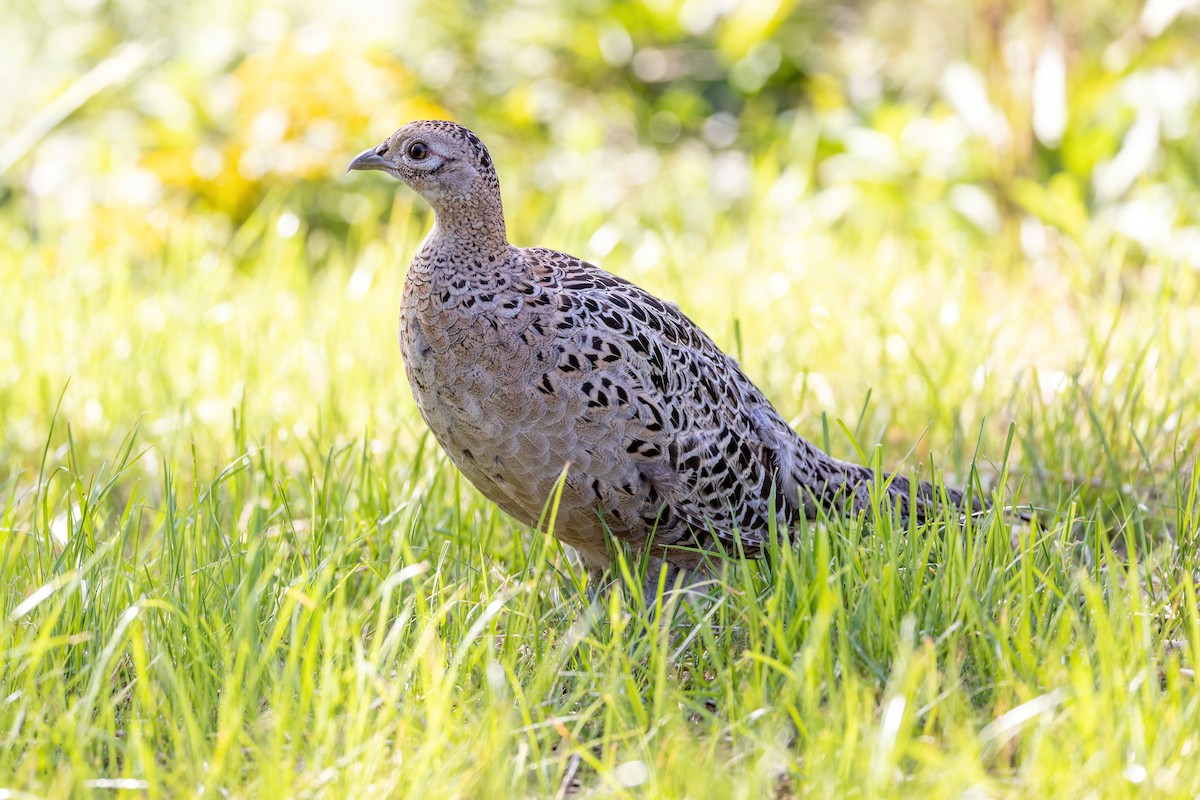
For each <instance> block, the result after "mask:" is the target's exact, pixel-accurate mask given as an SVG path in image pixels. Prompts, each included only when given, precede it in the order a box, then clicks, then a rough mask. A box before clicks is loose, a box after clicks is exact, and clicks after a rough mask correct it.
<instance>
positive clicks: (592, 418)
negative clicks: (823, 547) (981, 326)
mask: <svg viewBox="0 0 1200 800" xmlns="http://www.w3.org/2000/svg"><path fill="white" fill-rule="evenodd" d="M350 169H351V170H371V169H377V170H382V171H384V172H387V173H388V174H390V175H392V176H393V177H396V178H399V179H400V180H402V181H404V183H406V184H408V185H409V186H410V187H411V188H412V189H414V190H415V191H416V192H417V193H418V194H420V195H421V196H422V197H423V198H425V200H426V201H428V202H429V204H430V205H431V206H432V207H433V210H434V212H435V215H436V221H435V223H434V226H433V229H432V230H431V231H430V233H429V235H428V236H427V237H426V239H425V241H424V242H423V243H422V245H421V248H420V250H418V251H417V254H416V256H415V257H414V258H413V261H412V266H411V267H410V268H409V272H408V277H407V280H406V282H405V286H404V297H403V302H402V305H401V317H400V349H401V352H402V355H403V358H404V366H405V370H406V372H407V374H408V380H409V383H410V385H411V387H412V392H413V396H414V398H415V399H416V403H417V407H418V408H419V409H420V411H421V414H422V416H424V418H425V422H426V423H427V424H428V425H429V428H430V430H432V431H433V435H434V436H435V437H436V438H437V440H438V442H439V443H440V444H441V445H442V447H443V448H445V450H446V452H447V453H448V454H449V456H450V458H451V459H452V460H453V461H454V463H455V464H456V465H457V466H458V468H459V469H460V470H462V473H463V474H464V475H466V477H467V478H468V479H469V480H470V481H471V483H473V484H474V485H475V486H476V487H477V488H478V489H479V490H480V491H481V492H483V494H485V495H486V496H487V497H488V498H490V499H491V500H492V501H493V502H495V503H496V504H497V505H499V506H500V508H502V509H503V510H504V511H506V512H507V513H508V514H511V515H512V516H513V517H515V518H517V519H518V520H520V521H521V522H523V523H525V524H536V522H537V520H538V518H539V516H540V515H541V513H542V510H543V508H544V507H545V504H546V501H547V498H549V497H550V495H551V494H552V492H553V491H554V488H555V484H556V482H557V481H558V480H559V478H560V477H561V475H562V473H563V469H564V467H566V468H567V476H566V481H565V486H564V488H563V493H562V498H561V501H560V505H559V510H558V522H557V525H556V529H555V533H556V534H557V535H558V536H559V538H561V539H562V541H564V542H565V543H567V544H569V545H571V546H573V547H574V548H575V549H576V550H578V551H579V554H580V556H581V557H582V558H583V561H584V564H585V565H586V567H587V568H588V570H589V572H590V573H593V574H595V573H598V572H601V571H603V570H604V569H605V568H606V567H607V566H608V564H609V562H610V553H609V551H608V547H607V544H606V542H607V538H606V531H607V532H608V533H610V534H611V536H612V537H613V538H614V539H616V540H619V541H621V542H625V543H627V544H628V545H629V546H630V547H631V548H632V550H633V551H634V552H636V553H640V554H642V555H644V556H645V557H647V558H648V560H649V562H650V566H651V569H650V571H649V577H648V578H647V582H648V586H647V591H651V592H652V591H653V587H654V585H656V584H657V582H658V578H659V571H660V569H661V570H665V571H666V579H667V585H668V586H672V585H674V584H675V581H676V579H677V578H679V579H681V582H682V583H690V582H691V581H694V580H695V579H696V578H697V577H698V576H700V575H702V574H704V567H705V563H706V554H707V553H711V552H712V551H713V550H715V549H717V547H718V546H725V547H728V548H730V549H731V550H737V549H738V548H740V549H741V550H742V551H743V552H745V553H747V554H748V555H751V556H753V555H757V554H758V552H759V551H760V549H761V547H762V545H763V544H764V541H765V539H766V537H767V532H768V525H769V519H768V517H769V516H770V515H771V514H772V513H774V514H775V516H776V520H777V522H778V524H779V530H787V529H788V527H789V525H790V524H791V523H793V522H794V521H795V520H797V518H799V517H800V516H802V515H804V516H808V517H809V518H811V517H813V516H814V515H815V514H816V512H817V510H818V508H824V509H826V510H829V511H832V512H836V511H838V510H841V509H844V508H846V507H849V508H851V509H854V510H862V509H865V508H868V507H869V500H870V487H871V485H872V484H873V482H874V479H875V474H874V472H873V471H872V470H870V469H868V468H865V467H861V466H857V465H854V464H849V463H847V462H844V461H839V460H838V459H835V458H833V457H831V456H829V455H827V454H825V453H823V452H822V451H820V450H819V449H817V448H816V447H814V446H813V445H812V444H810V443H809V442H807V441H805V440H804V439H803V438H801V437H800V436H799V435H798V434H796V432H795V431H793V430H792V429H791V428H790V427H789V426H788V424H787V423H786V422H785V421H784V419H783V417H782V416H780V414H779V412H778V411H776V410H775V408H774V407H772V405H771V404H770V403H769V402H768V401H767V399H766V397H764V396H763V393H762V392H761V391H759V389H758V387H756V386H755V385H754V384H753V383H752V382H751V381H750V379H749V378H747V377H746V375H745V373H743V372H742V370H741V368H740V367H739V366H738V364H737V362H736V361H734V359H732V358H730V357H729V356H727V355H725V353H723V352H722V351H721V350H720V348H718V347H717V346H716V345H715V344H714V343H713V341H712V340H711V339H709V338H708V336H706V335H705V334H704V331H702V330H701V329H700V328H699V327H698V326H697V325H696V324H695V323H694V322H692V321H691V320H690V319H689V318H688V317H686V316H684V314H683V313H682V312H681V311H680V310H679V309H678V308H677V307H676V306H674V305H673V304H671V303H667V302H664V301H662V300H660V299H658V298H656V297H654V296H653V295H651V294H650V293H649V292H647V291H645V290H644V289H641V288H639V287H638V286H635V285H634V284H632V283H630V282H629V281H626V280H623V279H621V278H618V277H616V276H615V275H611V274H609V273H608V272H605V271H604V270H602V269H600V268H599V267H596V266H594V265H592V264H589V263H587V262H585V261H581V260H580V259H578V258H575V257H573V256H569V255H566V254H565V253H558V252H555V251H553V250H546V249H542V248H526V247H515V246H513V245H511V244H509V242H508V238H507V236H506V234H505V225H504V211H503V208H502V206H501V202H500V184H499V181H498V180H497V178H496V170H495V168H494V166H493V164H492V159H491V157H490V156H489V154H488V151H487V148H486V147H484V145H483V143H482V142H481V141H480V140H479V138H478V137H477V136H476V135H475V134H474V133H472V132H471V131H469V130H467V129H466V128H464V127H462V126H461V125H457V124H455V123H452V122H445V121H424V122H413V123H410V124H408V125H405V126H404V127H403V128H401V129H400V130H398V131H396V132H395V133H394V134H392V136H391V137H390V138H389V139H388V140H387V141H385V142H383V143H382V144H380V145H379V146H378V147H374V148H371V149H369V150H365V151H363V152H362V153H360V154H359V155H358V156H357V157H355V159H354V161H353V162H351V164H350ZM884 477H885V478H887V476H884ZM886 487H887V488H886V492H887V496H888V498H889V499H890V501H891V503H892V505H893V507H894V508H895V510H896V511H897V512H898V514H899V516H900V518H901V519H902V520H905V521H906V520H907V519H908V518H909V517H910V515H911V516H915V517H916V518H917V520H923V519H924V518H925V517H926V515H927V514H928V513H929V512H930V511H931V510H932V509H933V508H934V507H935V506H936V504H937V502H938V499H939V498H938V497H936V496H935V491H934V488H933V487H932V486H931V485H930V484H929V483H924V482H922V483H919V484H917V485H915V486H913V485H910V483H909V481H907V480H906V479H904V478H903V477H900V476H892V477H891V478H890V480H889V481H888V482H887V484H886ZM942 499H943V500H944V501H946V502H949V503H950V504H952V505H954V506H957V507H960V508H961V507H963V506H964V503H965V501H964V498H963V495H962V493H960V492H958V491H955V490H951V489H946V490H945V496H944V498H942ZM973 505H974V506H975V507H976V508H978V507H979V506H978V503H977V502H976V503H974V504H973Z"/></svg>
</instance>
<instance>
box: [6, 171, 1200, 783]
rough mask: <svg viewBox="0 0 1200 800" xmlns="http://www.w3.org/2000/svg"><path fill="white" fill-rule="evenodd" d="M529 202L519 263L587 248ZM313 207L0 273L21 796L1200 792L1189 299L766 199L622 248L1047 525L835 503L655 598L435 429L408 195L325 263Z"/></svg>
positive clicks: (812, 426)
mask: <svg viewBox="0 0 1200 800" xmlns="http://www.w3.org/2000/svg"><path fill="white" fill-rule="evenodd" d="M510 201H512V202H510V206H512V207H515V208H516V209H518V213H517V214H515V215H514V224H513V226H512V227H513V236H514V238H515V239H517V240H518V241H520V242H523V243H537V244H545V245H555V246H560V247H563V248H564V249H568V250H574V251H576V252H580V253H581V254H583V255H588V238H587V237H588V236H589V235H590V229H589V227H588V225H587V224H585V221H584V218H583V217H575V218H573V217H572V214H571V213H570V212H569V211H562V212H560V213H558V214H556V215H555V216H554V217H553V218H552V219H551V220H550V222H548V223H545V222H541V223H539V222H536V221H534V220H533V218H532V217H524V218H523V217H522V215H521V214H520V213H519V210H520V209H521V208H522V198H521V196H520V192H519V190H518V192H517V196H516V198H515V200H514V199H513V198H510ZM279 211H280V209H279V208H278V207H277V206H271V205H266V206H264V207H263V208H262V209H260V211H259V212H258V217H256V218H255V219H252V221H251V223H250V224H249V225H248V226H247V228H246V230H245V232H243V233H240V234H238V237H240V238H234V239H232V240H231V239H229V238H228V236H226V235H225V234H223V233H222V232H221V231H213V230H208V229H206V227H205V223H204V221H203V220H202V219H201V220H196V221H182V220H181V221H180V222H179V224H178V229H177V230H176V231H175V232H174V233H173V234H172V236H171V238H170V244H169V247H168V251H167V252H165V253H164V254H162V255H161V257H159V258H154V259H145V258H139V257H138V256H137V255H136V252H135V251H134V250H133V249H132V248H124V249H123V248H122V247H120V246H118V247H115V248H114V249H110V250H106V251H98V250H96V249H95V247H94V242H92V241H90V240H88V239H87V238H86V237H84V236H82V235H80V236H73V235H70V234H69V233H68V234H67V235H65V236H64V237H63V238H62V239H61V240H58V241H54V242H47V241H36V240H30V241H26V242H24V244H23V246H21V247H13V248H9V249H7V250H5V251H3V252H0V278H2V280H3V284H4V285H5V286H14V287H16V286H20V287H22V288H24V287H28V291H27V292H26V291H22V292H21V293H20V294H11V293H6V294H7V295H8V296H7V297H5V298H4V299H3V301H0V302H3V303H4V307H5V314H4V316H5V317H6V319H8V320H11V324H10V330H11V331H12V332H11V333H10V335H9V336H8V337H6V338H5V339H3V340H0V377H3V380H0V417H2V418H3V423H2V424H3V432H4V438H3V443H2V445H0V456H2V459H0V464H2V465H3V466H2V467H0V496H2V497H3V500H2V501H0V509H2V511H0V586H2V587H3V588H2V589H0V615H2V617H3V619H4V623H5V624H4V625H3V626H2V627H0V654H2V656H0V687H3V688H2V690H0V738H2V742H3V747H0V789H4V790H5V791H7V792H10V793H12V794H14V795H15V796H23V795H24V794H28V795H32V796H55V797H58V796H76V795H91V794H95V793H97V792H99V791H101V790H103V791H110V790H111V791H113V792H118V793H122V792H127V793H135V794H140V795H143V796H151V797H158V796H178V795H188V796H190V795H197V794H201V793H203V794H204V795H205V796H213V795H215V794H220V795H230V796H235V797H279V796H297V797H310V796H328V797H337V796H367V795H369V794H380V795H386V796H412V797H474V796H479V797H505V796H536V797H542V796H554V795H556V794H558V795H561V794H564V793H582V794H584V795H588V796H591V795H597V796H646V797H759V796H763V795H767V796H782V797H790V796H799V795H802V794H804V795H815V796H848V795H864V796H881V795H915V794H920V795H924V796H930V797H942V796H945V797H959V796H962V795H964V794H970V795H972V796H1007V795H1012V796H1044V795H1058V796H1069V797H1078V796H1084V795H1088V794H1092V795H1096V796H1122V795H1135V794H1136V795H1139V796H1141V795H1144V794H1147V793H1151V794H1153V793H1158V794H1161V795H1164V796H1194V795H1196V794H1197V793H1200V758H1198V757H1197V753H1196V750H1197V747H1198V746H1200V741H1198V740H1200V733H1198V731H1200V698H1198V696H1197V692H1196V686H1195V676H1194V672H1193V670H1194V668H1195V664H1196V663H1197V661H1198V660H1200V611H1198V607H1197V598H1196V579H1195V565H1196V559H1197V550H1196V528H1197V514H1198V504H1197V500H1198V498H1200V490H1198V486H1197V480H1198V479H1197V471H1196V469H1195V455H1194V451H1193V445H1194V437H1195V430H1196V428H1195V420H1196V411H1197V408H1196V404H1197V401H1196V391H1195V390H1196V380H1197V379H1196V375H1195V371H1194V369H1193V367H1192V364H1193V363H1194V361H1195V358H1196V351H1195V346H1194V345H1193V342H1194V341H1196V340H1197V338H1196V337H1197V334H1198V333H1200V330H1198V329H1200V319H1198V318H1197V315H1196V314H1195V312H1194V306H1193V301H1194V300H1195V298H1196V292H1197V286H1198V283H1200V282H1198V281H1197V277H1196V275H1195V273H1193V272H1191V271H1189V270H1186V269H1184V268H1182V267H1179V266H1175V265H1172V264H1170V263H1158V262H1151V263H1147V264H1145V265H1143V266H1142V267H1140V268H1139V269H1138V270H1135V271H1129V270H1123V269H1120V268H1118V267H1119V265H1120V264H1122V263H1123V261H1122V259H1121V257H1120V256H1112V259H1113V261H1112V262H1110V261H1109V260H1108V258H1109V256H1108V255H1106V254H1105V253H1104V252H1102V251H1099V250H1098V251H1097V252H1093V253H1070V252H1060V253H1058V254H1057V255H1056V257H1055V258H1054V259H1053V260H1052V261H1050V262H1047V263H1045V264H1042V265H1041V266H1040V267H1039V268H1038V270H1037V271H1035V270H1034V268H1032V267H1029V266H1026V265H1022V264H1021V263H1020V262H1019V261H1017V260H1015V259H1011V258H1007V257H1005V256H1003V254H997V253H990V252H987V251H984V250H983V249H981V248H976V247H964V246H963V245H962V244H961V243H958V242H946V243H933V244H929V243H925V244H922V243H912V242H908V241H905V240H901V239H896V238H893V237H888V236H881V237H880V238H878V239H876V240H873V241H864V242H848V241H847V240H845V239H842V238H839V236H838V234H837V231H836V230H834V231H823V230H821V229H819V228H818V227H816V226H814V227H813V228H811V229H808V228H806V229H803V230H801V231H799V232H797V231H796V230H795V229H794V228H793V227H792V221H791V220H788V219H783V218H776V217H773V216H772V215H771V213H770V212H769V210H768V211H764V212H762V213H757V214H755V215H753V216H751V215H750V214H748V213H747V214H739V213H731V214H727V215H724V216H722V217H719V218H714V219H713V220H712V226H711V231H710V235H709V237H708V238H706V239H704V240H698V239H695V238H679V239H676V238H672V237H671V236H669V235H665V234H664V235H663V236H662V237H661V238H659V239H658V240H657V242H658V243H657V244H656V245H655V246H656V248H657V250H656V253H657V258H656V259H654V260H648V257H647V256H646V255H645V253H644V251H642V250H639V249H637V248H633V247H628V248H627V247H626V246H625V245H624V244H619V245H618V246H617V247H616V248H615V249H614V250H613V252H612V254H611V256H610V258H609V259H607V260H606V263H607V264H608V265H609V266H610V267H611V268H613V269H614V270H616V271H618V272H622V273H624V274H626V275H628V276H630V277H633V278H635V279H637V280H639V281H640V282H643V283H645V284H647V285H649V286H650V287H651V288H653V289H654V290H656V291H658V292H660V293H663V294H666V295H669V296H671V297H673V298H674V299H676V300H677V301H678V302H679V303H680V304H681V306H682V307H683V308H684V309H685V311H687V312H688V313H689V314H691V315H692V316H693V317H694V318H695V319H697V320H698V321H699V322H700V323H701V324H703V325H704V326H705V327H706V328H707V329H708V330H710V331H711V332H712V333H713V335H714V336H715V337H716V338H717V340H718V341H719V342H720V343H721V344H722V345H723V346H725V347H726V348H727V349H729V350H731V351H733V350H740V352H741V354H742V360H743V363H744V364H745V366H746V368H747V370H748V371H749V372H750V374H752V375H753V376H755V377H756V378H757V379H758V380H759V382H760V383H761V384H762V385H763V386H764V388H765V389H766V390H767V392H768V394H769V395H770V396H771V397H772V398H773V399H774V400H775V401H776V402H777V404H778V405H779V406H780V408H781V409H782V410H783V411H784V413H785V415H787V416H791V417H794V419H795V420H796V424H797V427H798V429H799V430H800V431H801V432H802V433H804V434H805V435H807V436H809V437H811V438H813V439H814V440H816V441H818V442H823V443H826V444H827V446H829V447H830V448H831V449H833V450H834V451H836V452H838V453H839V454H840V455H843V456H851V455H853V457H855V458H865V459H870V460H874V459H878V460H879V461H880V462H881V463H882V464H884V465H887V466H889V467H891V466H896V465H897V464H901V463H903V464H905V465H906V466H907V467H908V468H918V467H924V466H925V465H927V464H928V463H929V461H930V460H932V461H933V462H934V463H936V465H937V466H938V467H939V468H941V469H943V470H944V471H945V473H946V474H947V476H948V477H947V481H948V482H951V481H952V482H955V483H962V482H965V481H967V480H969V479H970V478H971V475H972V474H973V473H972V469H973V468H974V469H975V470H976V473H975V474H976V475H977V479H978V481H979V483H980V485H981V487H982V489H983V490H984V491H987V492H989V493H991V494H992V495H993V496H994V497H995V498H996V499H997V500H998V501H999V502H1000V503H1022V504H1030V505H1033V506H1035V507H1037V508H1038V509H1039V514H1038V521H1037V522H1036V523H1035V524H1034V525H1033V526H1032V527H1029V528H1018V529H1016V530H1015V531H1014V530H1013V529H1012V528H1011V527H1010V525H1009V523H1008V521H1006V520H1005V519H1004V518H1003V516H1002V515H1000V514H997V513H990V514H988V515H985V516H983V517H981V518H979V519H976V520H972V521H969V522H968V523H967V524H965V525H960V524H958V522H957V521H956V520H947V519H939V520H935V521H934V522H932V523H931V524H929V525H927V526H924V527H920V528H914V529H912V530H907V529H903V528H901V527H900V526H898V524H897V523H895V521H894V520H893V519H892V518H891V517H890V516H889V514H888V512H887V509H886V508H878V509H873V510H872V513H871V514H870V515H869V516H868V518H865V519H853V518H850V519H844V518H833V519H822V520H818V521H817V522H815V523H811V524H806V525H803V526H802V527H801V528H800V529H798V530H796V531H793V532H791V539H792V540H793V541H794V542H795V543H796V544H795V545H794V546H788V545H785V544H782V543H781V542H783V540H784V537H783V535H782V532H780V535H779V537H778V541H777V542H776V543H775V544H774V545H772V546H771V547H770V548H769V552H768V554H767V557H766V558H765V559H763V561H761V562H757V563H744V562H743V560H742V559H740V558H739V557H738V555H737V554H736V553H731V554H729V557H728V561H727V563H725V564H723V565H722V569H721V570H720V578H719V580H718V581H717V582H716V583H714V584H713V585H712V586H710V587H707V588H706V591H705V594H706V595H707V596H708V599H707V600H704V601H699V602H695V603H684V604H680V605H671V604H668V605H667V606H666V607H665V608H664V609H660V610H658V612H657V613H652V612H651V611H650V610H648V609H645V608H643V607H641V602H642V601H641V599H640V597H639V596H638V593H636V592H632V593H629V592H623V591H621V590H619V589H618V590H614V591H610V592H605V593H600V594H598V595H595V596H591V595H589V594H588V593H587V592H585V591H583V578H582V577H581V576H580V575H579V574H578V572H577V570H576V569H575V568H574V566H573V563H572V561H571V559H570V557H569V556H568V554H565V553H564V552H563V551H562V549H561V548H560V547H559V546H558V545H557V544H556V542H555V540H554V539H553V537H552V536H551V535H548V533H547V530H546V529H547V528H548V527H550V525H549V521H548V522H547V525H546V526H544V527H543V529H542V530H538V531H531V530H528V529H525V528H522V527H521V526H519V525H517V524H515V523H514V522H513V521H511V520H509V519H508V518H506V517H504V516H503V515H502V514H500V513H499V512H498V511H497V510H496V509H495V508H494V507H492V506H491V505H490V504H489V503H487V502H486V501H484V500H483V499H482V498H480V497H479V496H478V495H477V494H476V493H474V492H473V491H472V490H471V489H470V488H469V487H468V486H466V485H465V484H464V482H463V481H462V479H461V478H460V477H459V476H458V474H457V473H456V472H455V471H454V470H453V468H452V467H451V466H450V465H448V463H447V462H446V460H445V458H444V457H443V456H442V454H441V452H440V450H438V448H437V447H436V445H435V443H434V442H432V440H431V439H430V438H429V436H428V434H426V433H425V432H424V428H423V426H422V425H421V423H420V420H419V417H418V416H417V414H416V412H415V409H414V408H413V406H412V402H411V399H410V398H409V395H408V392H407V387H406V386H405V385H404V382H403V378H402V370H401V365H400V361H399V355H398V352H397V350H396V348H395V347H394V346H393V342H394V336H395V329H396V325H395V314H396V310H397V305H398V298H399V292H400V285H401V281H402V276H403V265H404V263H405V261H406V259H407V256H408V254H410V253H411V252H412V251H413V249H415V246H416V242H417V241H418V239H419V237H420V235H421V233H422V231H423V225H424V223H425V221H426V220H425V217H424V216H423V215H421V214H414V213H413V211H412V205H411V201H410V200H409V199H408V198H407V197H404V196H401V197H400V198H398V200H397V202H396V204H395V205H394V206H393V211H392V213H391V216H390V218H388V219H386V220H383V221H380V222H379V223H378V224H370V225H366V226H363V227H361V228H359V229H356V230H355V231H354V232H353V235H352V239H351V240H350V241H349V242H348V243H347V244H346V246H345V247H335V248H332V249H331V250H330V251H329V252H328V254H326V255H324V256H322V257H320V258H315V257H314V256H313V254H312V253H311V252H310V251H306V249H305V244H304V237H303V236H292V237H287V236H284V235H281V234H280V233H279V232H278V231H279V230H280V229H278V228H277V227H276V224H275V222H276V219H277V217H278V214H279ZM3 224H6V225H12V223H10V222H5V223H3ZM629 224H630V226H633V225H635V223H633V222H630V223H629ZM624 233H625V232H623V231H622V229H620V226H618V230H617V235H618V238H619V240H620V241H625V240H624V239H621V237H622V236H623V235H624ZM6 235H9V240H10V241H13V240H14V239H13V237H14V236H16V234H15V233H13V232H12V231H11V230H10V231H7V232H6ZM629 235H630V236H631V237H632V234H629ZM639 253H640V255H639ZM731 300H732V303H731V302H730V301H731ZM60 397H61V401H60ZM856 451H857V453H860V454H861V455H854V454H855V453H856ZM1014 542H1015V544H1014ZM623 569H625V570H629V571H631V572H630V573H629V574H630V576H631V577H633V572H636V570H637V569H638V565H636V564H625V565H623ZM633 579H634V580H636V578H635V577H633Z"/></svg>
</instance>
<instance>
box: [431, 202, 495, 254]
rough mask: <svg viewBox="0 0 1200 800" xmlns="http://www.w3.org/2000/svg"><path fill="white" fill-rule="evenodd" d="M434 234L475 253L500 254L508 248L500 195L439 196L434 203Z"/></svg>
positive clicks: (461, 248) (459, 247)
mask: <svg viewBox="0 0 1200 800" xmlns="http://www.w3.org/2000/svg"><path fill="white" fill-rule="evenodd" d="M433 213H434V216H435V217H436V222H435V223H434V230H433V235H434V236H435V237H436V238H439V239H447V240H450V241H452V242H453V246H454V247H456V248H458V249H460V250H466V251H469V252H470V253H471V254H473V255H479V256H489V255H497V254H499V253H503V252H505V251H507V250H508V232H507V231H506V230H505V227H504V207H503V205H501V202H500V197H499V196H498V195H495V194H490V193H482V194H481V193H473V194H472V195H471V196H468V197H465V198H457V197H440V198H437V201H436V202H435V203H433Z"/></svg>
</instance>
